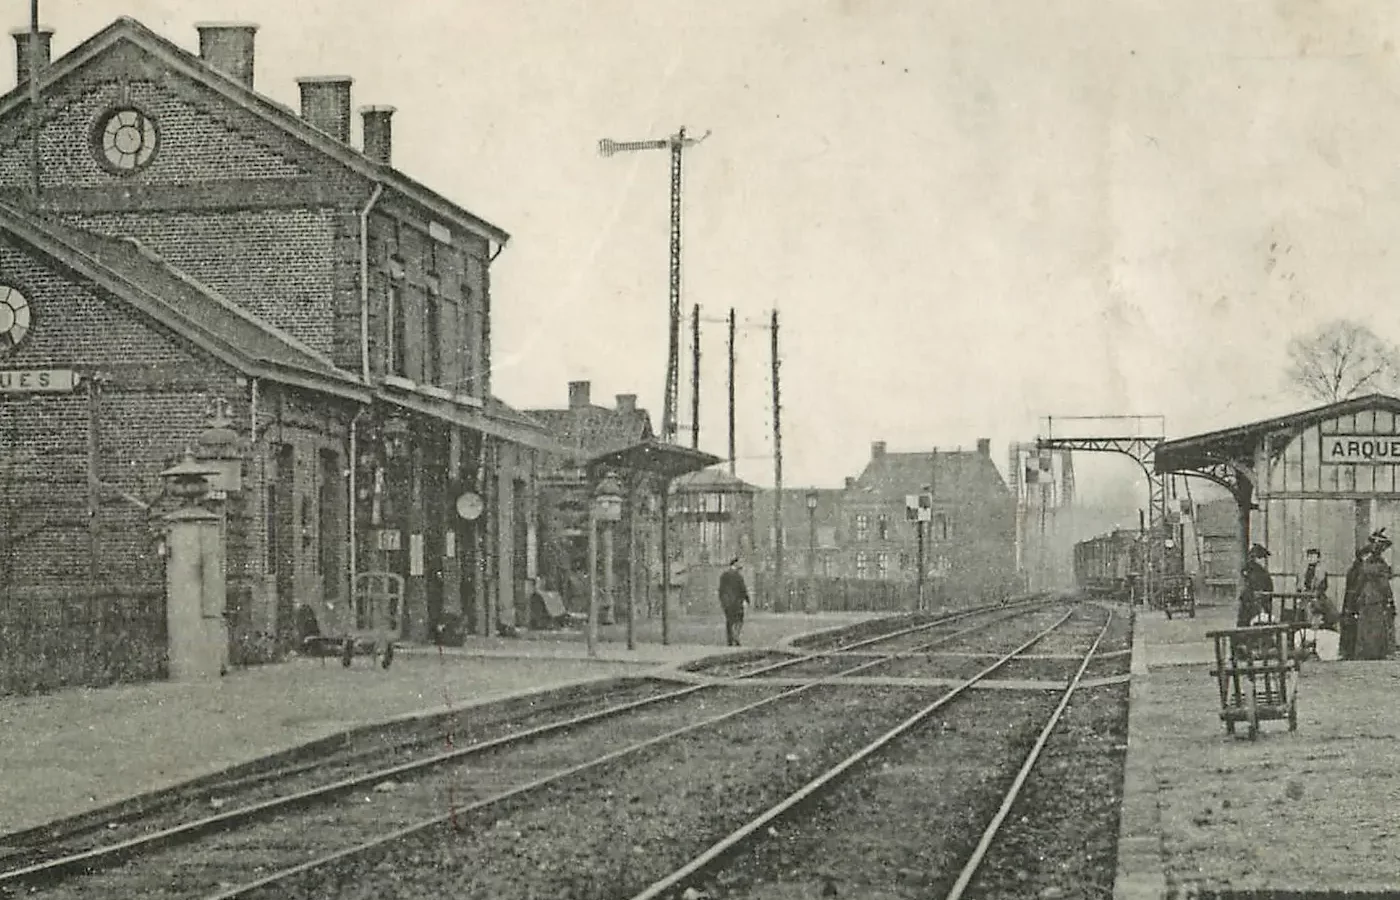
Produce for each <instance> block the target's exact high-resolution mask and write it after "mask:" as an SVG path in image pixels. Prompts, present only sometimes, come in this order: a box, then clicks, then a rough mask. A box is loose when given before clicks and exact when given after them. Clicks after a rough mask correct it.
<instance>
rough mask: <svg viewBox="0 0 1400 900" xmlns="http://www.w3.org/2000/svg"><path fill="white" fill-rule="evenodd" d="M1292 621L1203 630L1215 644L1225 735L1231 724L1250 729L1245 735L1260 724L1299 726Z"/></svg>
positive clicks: (1213, 672) (1252, 734)
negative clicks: (1267, 722) (1278, 723)
mask: <svg viewBox="0 0 1400 900" xmlns="http://www.w3.org/2000/svg"><path fill="white" fill-rule="evenodd" d="M1297 633H1298V632H1297V629H1296V628H1295V627H1294V626H1293V625H1291V624H1283V625H1252V626H1249V627H1247V628H1228V629H1224V630H1221V631H1211V632H1207V633H1206V637H1208V638H1211V639H1212V640H1213V641H1214V642H1215V668H1213V669H1211V672H1210V674H1211V675H1212V676H1213V677H1214V678H1215V679H1216V681H1217V683H1218V686H1219V689H1220V719H1221V721H1223V722H1224V723H1225V732H1226V733H1227V734H1234V733H1235V725H1236V723H1239V722H1244V723H1246V724H1247V725H1248V727H1249V739H1250V740H1251V741H1252V740H1255V739H1257V738H1258V737H1259V723H1260V722H1266V721H1271V720H1272V721H1282V720H1287V722H1288V730H1289V731H1297V730H1298V696H1297V691H1296V683H1291V682H1292V681H1293V679H1292V676H1293V675H1294V674H1295V673H1296V672H1297V671H1298V663H1297V652H1296V647H1295V636H1296V635H1297Z"/></svg>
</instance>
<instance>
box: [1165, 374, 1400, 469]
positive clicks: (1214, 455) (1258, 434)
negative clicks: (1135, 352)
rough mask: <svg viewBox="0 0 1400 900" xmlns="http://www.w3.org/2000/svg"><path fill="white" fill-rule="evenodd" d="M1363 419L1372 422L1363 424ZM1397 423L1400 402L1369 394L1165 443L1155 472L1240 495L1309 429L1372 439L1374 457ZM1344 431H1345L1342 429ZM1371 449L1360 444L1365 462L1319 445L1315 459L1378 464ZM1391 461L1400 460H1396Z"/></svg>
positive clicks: (1336, 462) (1339, 463)
mask: <svg viewBox="0 0 1400 900" xmlns="http://www.w3.org/2000/svg"><path fill="white" fill-rule="evenodd" d="M1377 413H1379V414H1382V419H1377V417H1376V414H1377ZM1358 416H1360V417H1362V419H1367V420H1368V421H1365V422H1362V421H1361V420H1360V419H1358V418H1357V417H1358ZM1397 420H1400V398H1396V397H1391V396H1389V395H1387V394H1368V395H1367V396H1365V397H1354V398H1352V399H1349V400H1342V401H1339V402H1336V403H1328V404H1326V405H1325V406H1317V407H1314V408H1312V409H1306V410H1302V411H1301V412H1295V413H1289V414H1288V415H1283V416H1275V417H1274V418H1271V419H1262V420H1260V421H1258V422H1250V423H1248V424H1245V425H1236V426H1234V427H1232V428H1222V429H1220V430H1219V431H1210V432H1206V433H1205V434H1198V435H1193V436H1191V437H1184V438H1177V439H1176V440H1172V441H1163V442H1162V443H1160V444H1158V445H1157V446H1156V448H1155V449H1154V451H1153V454H1152V462H1153V468H1154V470H1155V471H1156V472H1157V474H1159V475H1168V474H1179V475H1199V476H1201V477H1204V478H1208V479H1210V480H1211V481H1215V482H1216V483H1218V484H1222V485H1224V486H1225V487H1228V488H1230V489H1231V490H1234V491H1236V492H1237V493H1238V489H1239V487H1241V483H1240V481H1239V476H1240V475H1241V473H1242V470H1243V473H1244V474H1245V475H1246V478H1249V477H1250V476H1251V475H1252V473H1253V472H1254V469H1255V466H1256V465H1257V464H1258V463H1260V462H1263V461H1264V460H1265V457H1266V456H1268V457H1273V456H1276V455H1278V454H1281V453H1282V452H1283V451H1284V449H1285V448H1286V447H1287V446H1288V445H1289V444H1290V442H1292V441H1294V439H1295V438H1297V437H1299V436H1300V435H1302V434H1303V433H1304V432H1306V431H1308V430H1309V429H1312V428H1317V427H1318V426H1322V425H1324V424H1328V425H1332V426H1333V427H1332V428H1320V429H1319V439H1320V438H1321V432H1323V431H1327V432H1329V433H1332V434H1337V435H1339V436H1344V437H1358V438H1364V439H1366V440H1369V441H1371V444H1369V446H1370V448H1371V456H1374V453H1375V447H1376V444H1375V441H1376V440H1377V439H1381V438H1387V439H1388V438H1389V437H1390V436H1391V435H1393V434H1394V433H1395V432H1396V430H1397V429H1396V428H1395V423H1396V421H1397ZM1347 421H1350V422H1351V425H1350V426H1349V427H1347V426H1346V425H1345V423H1346V422H1347ZM1344 427H1346V431H1345V433H1343V431H1342V429H1343V428H1344ZM1323 443H1325V442H1323ZM1389 443H1390V442H1389V441H1388V440H1387V441H1386V444H1387V446H1386V447H1385V448H1384V449H1385V451H1386V453H1387V454H1388V453H1389V449H1390V448H1389ZM1367 446H1368V445H1365V443H1364V441H1363V442H1362V443H1361V444H1359V445H1358V447H1357V448H1356V453H1357V454H1358V456H1359V457H1360V458H1358V459H1356V460H1351V459H1347V458H1344V457H1345V454H1346V452H1347V450H1346V448H1345V447H1344V448H1343V451H1342V453H1343V457H1342V458H1332V454H1330V453H1329V452H1328V450H1330V448H1323V447H1322V445H1321V443H1320V444H1319V449H1318V451H1317V455H1316V456H1315V460H1317V461H1320V462H1327V463H1329V464H1333V465H1341V464H1358V463H1359V464H1367V463H1374V462H1377V460H1375V459H1372V458H1370V457H1367V456H1365V451H1366V447H1367ZM1390 462H1391V463H1396V462H1400V460H1396V459H1391V460H1390Z"/></svg>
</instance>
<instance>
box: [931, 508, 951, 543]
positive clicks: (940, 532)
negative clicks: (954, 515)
mask: <svg viewBox="0 0 1400 900" xmlns="http://www.w3.org/2000/svg"><path fill="white" fill-rule="evenodd" d="M931 530H932V531H933V539H934V540H935V541H946V540H948V514H947V513H936V514H935V515H934V517H933V528H932V529H931Z"/></svg>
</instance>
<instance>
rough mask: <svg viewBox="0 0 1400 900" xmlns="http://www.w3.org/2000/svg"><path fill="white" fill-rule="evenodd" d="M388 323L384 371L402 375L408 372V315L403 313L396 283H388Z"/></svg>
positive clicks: (399, 291) (400, 292)
mask: <svg viewBox="0 0 1400 900" xmlns="http://www.w3.org/2000/svg"><path fill="white" fill-rule="evenodd" d="M388 307H389V308H388V310H387V316H386V318H387V319H388V323H389V334H388V341H387V343H386V345H385V346H386V348H387V349H386V353H387V354H388V355H387V357H386V359H385V365H384V371H385V372H386V373H388V374H390V375H398V376H400V377H403V376H405V375H407V374H408V317H407V315H405V313H404V306H403V291H402V290H401V289H400V288H399V286H398V285H397V284H390V285H389V290H388Z"/></svg>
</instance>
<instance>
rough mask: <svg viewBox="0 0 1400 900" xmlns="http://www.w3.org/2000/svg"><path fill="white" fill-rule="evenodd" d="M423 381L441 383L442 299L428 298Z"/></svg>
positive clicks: (424, 331) (424, 333)
mask: <svg viewBox="0 0 1400 900" xmlns="http://www.w3.org/2000/svg"><path fill="white" fill-rule="evenodd" d="M423 343H424V344H425V347H424V358H423V359H424V361H423V366H424V369H423V380H424V381H426V382H427V383H428V384H441V383H442V299H441V298H440V297H435V296H433V295H431V294H430V295H429V296H428V314H427V315H426V316H425V317H424V321H423Z"/></svg>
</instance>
